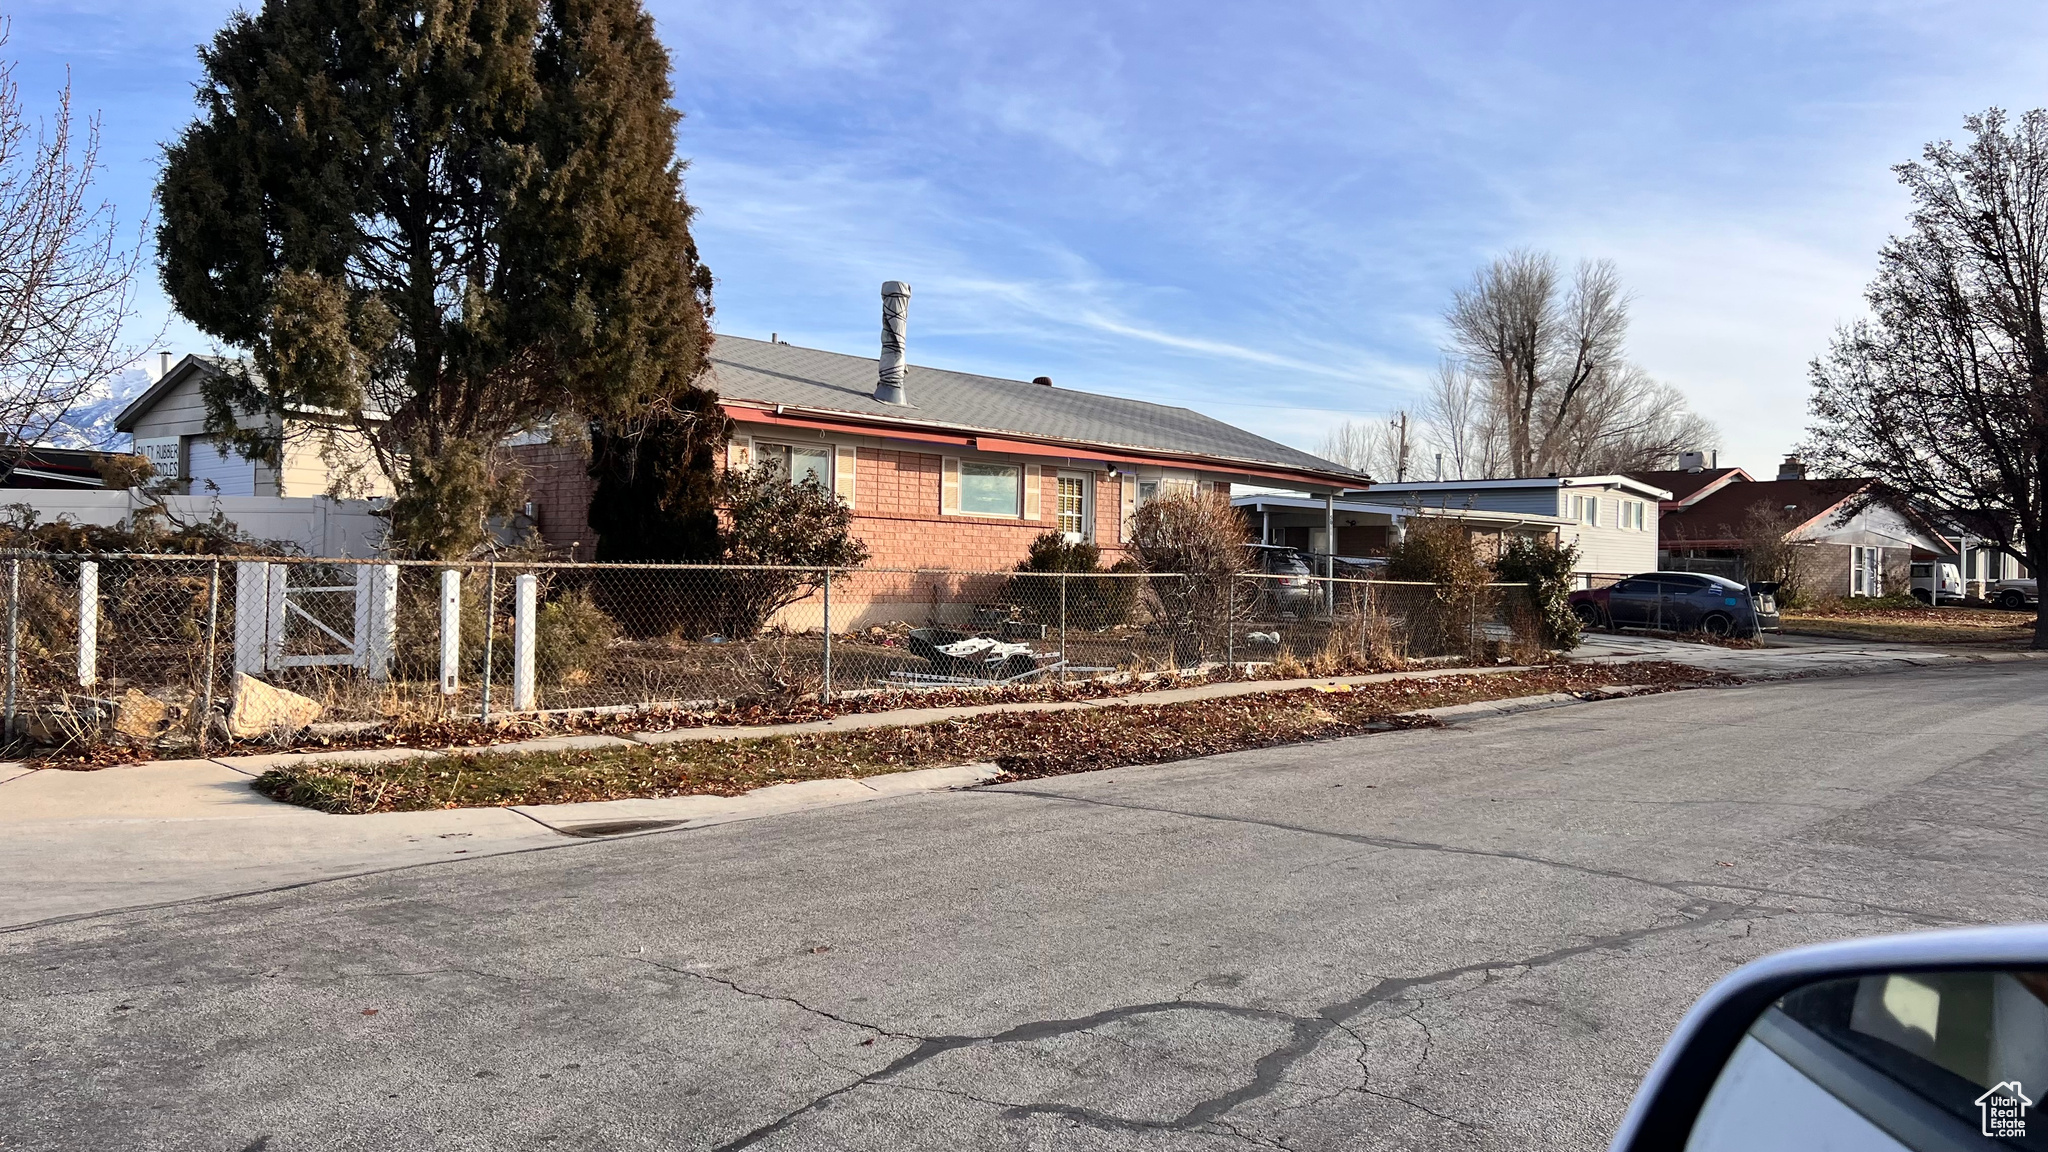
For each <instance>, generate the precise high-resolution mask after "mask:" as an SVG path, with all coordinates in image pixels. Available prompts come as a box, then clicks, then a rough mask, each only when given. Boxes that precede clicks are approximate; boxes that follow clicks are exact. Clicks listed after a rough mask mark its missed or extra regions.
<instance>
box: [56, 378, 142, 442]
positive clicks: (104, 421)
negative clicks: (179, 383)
mask: <svg viewBox="0 0 2048 1152" xmlns="http://www.w3.org/2000/svg"><path fill="white" fill-rule="evenodd" d="M150 382H151V381H150V378H149V373H148V372H145V371H143V370H142V369H140V368H130V369H128V370H127V371H126V372H123V373H121V374H120V375H119V376H116V377H114V378H113V379H112V380H110V381H108V382H107V383H106V384H103V385H101V386H100V387H99V388H97V389H95V390H94V391H93V392H92V393H91V394H88V395H87V397H86V398H85V399H84V400H82V401H80V402H79V404H78V406H77V407H75V408H73V409H72V410H71V411H69V412H67V413H65V414H64V419H63V420H61V421H59V422H58V423H57V425H56V426H55V427H53V428H51V429H50V434H49V435H48V436H45V437H43V444H44V445H45V446H46V447H50V448H98V449H101V450H103V451H115V450H123V449H126V448H127V447H128V446H129V441H130V440H131V437H130V436H129V435H128V433H126V432H119V431H116V430H115V429H114V418H115V417H117V416H119V415H120V414H121V409H123V408H126V407H127V406H128V405H129V403H130V402H132V401H133V400H134V399H135V398H136V397H137V396H140V395H142V393H143V391H144V390H146V389H147V388H148V387H149V385H150Z"/></svg>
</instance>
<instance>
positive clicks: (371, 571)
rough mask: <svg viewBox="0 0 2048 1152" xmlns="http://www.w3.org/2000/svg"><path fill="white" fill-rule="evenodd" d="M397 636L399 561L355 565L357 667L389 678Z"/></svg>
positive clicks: (378, 678)
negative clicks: (392, 652) (397, 563)
mask: <svg viewBox="0 0 2048 1152" xmlns="http://www.w3.org/2000/svg"><path fill="white" fill-rule="evenodd" d="M397 638H398V565H396V564H358V565H356V635H355V658H356V659H355V664H356V667H358V668H361V669H363V671H364V672H365V673H366V674H367V675H368V676H369V678H370V679H371V680H373V681H378V682H381V681H385V680H389V679H391V649H392V647H393V646H394V645H395V643H396V641H397Z"/></svg>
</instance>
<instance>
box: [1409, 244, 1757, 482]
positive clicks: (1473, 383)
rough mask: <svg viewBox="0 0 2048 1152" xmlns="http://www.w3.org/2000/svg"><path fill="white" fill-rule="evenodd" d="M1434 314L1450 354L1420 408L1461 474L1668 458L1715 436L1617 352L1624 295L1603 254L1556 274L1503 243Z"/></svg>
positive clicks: (1552, 266) (1610, 467) (1625, 465)
mask: <svg viewBox="0 0 2048 1152" xmlns="http://www.w3.org/2000/svg"><path fill="white" fill-rule="evenodd" d="M1445 320H1446V321H1447V322H1448V324H1449V326H1450V331H1451V342H1452V351H1453V353H1454V355H1455V356H1456V357H1457V360H1456V361H1454V362H1453V363H1451V364H1449V365H1447V366H1446V367H1445V368H1444V369H1443V370H1442V371H1441V373H1440V375H1439V379H1438V381H1437V383H1436V385H1435V386H1434V388H1433V389H1432V392H1431V399H1430V404H1429V407H1428V411H1429V412H1430V415H1431V418H1432V419H1431V423H1432V426H1433V427H1432V434H1433V436H1434V437H1435V438H1436V439H1437V440H1438V442H1439V443H1440V444H1443V445H1445V446H1446V449H1447V451H1448V452H1449V454H1450V455H1451V457H1452V459H1453V461H1454V462H1456V463H1457V465H1458V471H1459V473H1460V475H1461V476H1463V475H1474V474H1476V475H1480V476H1499V475H1510V476H1536V475H1542V474H1543V473H1545V472H1587V471H1601V472H1607V471H1621V470H1634V469H1647V468H1660V467H1668V466H1669V462H1670V459H1671V457H1673V456H1675V455H1676V454H1677V453H1678V452H1679V451H1681V450H1683V449H1687V448H1698V447H1705V446H1709V445H1711V444H1712V443H1713V441H1714V440H1715V439H1716V438H1717V436H1716V434H1715V432H1714V429H1713V426H1712V425H1711V424H1709V423H1708V422H1707V421H1706V420H1705V419H1704V418H1702V417H1700V416H1699V415H1697V414H1696V413H1693V412H1691V411H1690V410H1689V409H1688V408H1687V407H1686V405H1685V400H1684V397H1683V396H1681V395H1680V394H1679V393H1678V390H1677V389H1675V388H1672V387H1671V386H1669V385H1667V384H1660V383H1658V382H1657V381H1655V380H1653V379H1651V378H1650V376H1649V375H1648V374H1647V373H1645V372H1644V371H1643V370H1642V369H1640V368H1638V367H1636V366H1635V365H1633V364H1630V363H1629V362H1628V360H1627V359H1626V357H1625V355H1624V343H1625V340H1626V337H1627V334H1628V296H1627V294H1626V293H1625V292H1624V291H1623V290H1622V286H1621V277H1620V274H1619V273H1618V272H1617V271H1616V270H1615V268H1614V266H1613V265H1612V264H1610V263H1608V262H1606V261H1604V260H1602V261H1591V262H1584V263H1581V264H1580V265H1579V266H1578V269H1577V271H1576V272H1575V273H1574V274H1573V275H1572V277H1571V279H1570V282H1569V283H1567V282H1566V281H1565V278H1564V276H1563V274H1562V273H1561V272H1560V271H1559V269H1558V263H1557V258H1556V257H1554V256H1552V255H1550V254H1549V253H1545V252H1529V251H1517V252H1511V253H1509V254H1508V255H1506V256H1503V257H1501V258H1500V259H1498V260H1495V261H1494V262H1493V263H1492V264H1490V265H1488V266H1487V267H1486V268H1484V269H1482V270H1481V271H1480V272H1479V273H1478V275H1477V276H1475V277H1474V278H1473V282H1472V284H1471V285H1470V286H1469V287H1467V288H1466V289H1464V290H1463V291H1461V292H1459V293H1458V294H1457V296H1456V298H1455V299H1454V300H1453V301H1452V304H1451V308H1450V311H1449V312H1448V313H1446V315H1445Z"/></svg>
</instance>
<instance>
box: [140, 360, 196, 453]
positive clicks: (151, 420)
mask: <svg viewBox="0 0 2048 1152" xmlns="http://www.w3.org/2000/svg"><path fill="white" fill-rule="evenodd" d="M201 375H202V373H199V372H192V373H189V374H187V375H186V377H185V378H184V379H183V380H180V381H178V384H177V387H175V388H172V389H171V390H170V391H169V392H166V393H164V394H163V395H162V396H160V397H158V398H157V402H156V403H155V404H153V405H151V406H150V409H149V411H147V412H144V413H143V414H142V415H141V416H140V417H138V418H137V419H136V421H135V438H136V439H137V440H148V439H151V438H153V437H157V436H202V435H205V433H206V401H205V400H203V399H201V398H200V395H199V378H200V376H201Z"/></svg>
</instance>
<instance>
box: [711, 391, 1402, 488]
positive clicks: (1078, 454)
mask: <svg viewBox="0 0 2048 1152" xmlns="http://www.w3.org/2000/svg"><path fill="white" fill-rule="evenodd" d="M719 407H720V408H721V409H723V410H724V412H725V414H726V415H727V416H729V417H731V418H732V419H733V420H735V421H739V422H743V423H749V424H776V425H783V426H787V427H792V428H813V429H817V430H820V431H826V432H842V433H852V434H855V435H861V436H881V437H886V438H888V439H892V440H914V441H919V442H922V443H927V444H946V445H952V446H956V447H962V448H977V449H979V450H980V451H983V452H1007V453H1010V454H1013V455H1018V456H1051V457H1071V458H1074V459H1081V460H1102V461H1104V462H1106V463H1110V464H1127V465H1139V464H1183V465H1191V466H1193V467H1197V468H1201V469H1204V470H1207V471H1210V472H1228V473H1231V474H1232V475H1237V476H1245V477H1256V478H1258V479H1261V480H1278V481H1282V482H1284V483H1290V484H1301V483H1308V484H1310V485H1312V486H1314V487H1317V488H1360V487H1363V485H1362V484H1357V483H1351V484H1345V483H1340V482H1338V481H1337V480H1336V479H1335V478H1333V477H1327V476H1323V475H1320V474H1318V473H1314V472H1296V471H1292V470H1289V469H1286V468H1279V467H1260V466H1258V465H1252V464H1239V463H1237V462H1235V461H1231V460H1225V459H1220V458H1218V457H1213V456H1191V455H1187V454H1185V453H1176V452H1132V451H1131V450H1130V449H1128V448H1125V449H1110V448H1103V447H1099V446H1096V445H1092V444H1080V443H1061V442H1059V441H1045V440H1020V439H1014V438H1011V437H1006V436H984V435H980V434H974V435H964V434H956V433H945V432H928V431H925V430H923V429H917V428H906V427H904V426H902V425H900V424H896V423H892V422H889V421H886V420H877V421H868V420H862V419H860V418H859V417H847V418H843V419H842V418H837V417H831V416H818V415H808V414H807V415H804V416H792V415H788V414H785V413H778V412H775V411H772V410H770V409H767V408H755V407H751V406H748V405H745V404H736V403H732V402H730V401H720V402H719Z"/></svg>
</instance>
